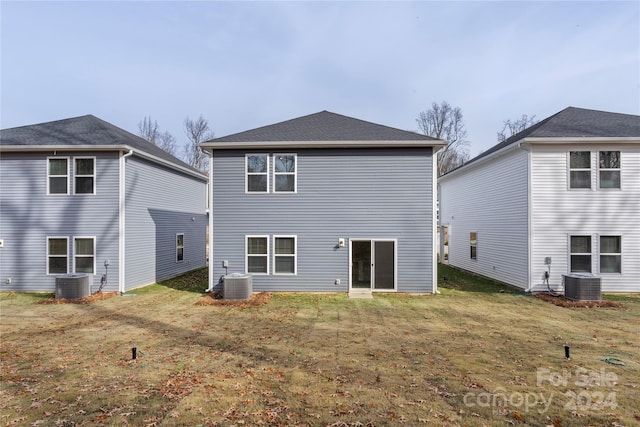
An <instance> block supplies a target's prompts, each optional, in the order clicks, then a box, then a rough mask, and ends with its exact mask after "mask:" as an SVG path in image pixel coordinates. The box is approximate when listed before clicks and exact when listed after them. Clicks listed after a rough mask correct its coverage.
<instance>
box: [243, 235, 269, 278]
mask: <svg viewBox="0 0 640 427" xmlns="http://www.w3.org/2000/svg"><path fill="white" fill-rule="evenodd" d="M250 238H262V239H266V240H267V253H266V254H252V255H249V239H250ZM269 240H270V239H269V235H268V234H264V235H263V234H247V235H245V236H244V271H245V273H247V274H252V275H256V276H268V275H269V274H271V270H270V268H269V264H271V263H270V262H269V258H270V254H271V247H270V246H271V244H270V242H269ZM250 256H254V257H266V258H267V272H266V273H252V272H249V257H250Z"/></svg>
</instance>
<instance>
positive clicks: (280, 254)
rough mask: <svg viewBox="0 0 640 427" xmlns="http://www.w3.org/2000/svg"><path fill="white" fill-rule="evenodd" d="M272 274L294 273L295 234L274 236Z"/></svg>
mask: <svg viewBox="0 0 640 427" xmlns="http://www.w3.org/2000/svg"><path fill="white" fill-rule="evenodd" d="M273 256H274V262H273V265H274V270H275V271H274V274H296V266H297V265H296V264H297V262H296V236H274V255H273Z"/></svg>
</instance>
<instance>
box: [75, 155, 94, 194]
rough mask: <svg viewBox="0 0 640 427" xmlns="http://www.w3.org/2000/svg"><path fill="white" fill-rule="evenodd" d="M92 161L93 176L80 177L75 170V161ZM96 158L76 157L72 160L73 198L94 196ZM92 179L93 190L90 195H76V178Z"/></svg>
mask: <svg viewBox="0 0 640 427" xmlns="http://www.w3.org/2000/svg"><path fill="white" fill-rule="evenodd" d="M82 159H92V160H93V175H80V174H78V172H77V170H76V160H82ZM96 164H97V162H96V157H95V156H78V157H74V158H73V195H74V196H94V195H95V194H96ZM89 177H91V178H93V188H92V190H91V193H78V188H77V187H78V186H77V185H76V178H89Z"/></svg>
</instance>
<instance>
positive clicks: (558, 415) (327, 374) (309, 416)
mask: <svg viewBox="0 0 640 427" xmlns="http://www.w3.org/2000/svg"><path fill="white" fill-rule="evenodd" d="M441 268H442V269H441V272H440V277H441V283H440V286H441V290H442V294H441V295H433V296H412V295H396V294H376V295H375V298H374V299H373V300H364V299H354V300H349V299H348V298H347V296H346V295H344V294H327V295H321V294H295V293H294V294H286V293H283V294H273V295H271V299H269V300H268V301H267V302H266V304H262V305H244V306H243V305H216V304H214V305H198V304H197V303H198V302H199V301H201V300H202V299H203V295H202V291H203V290H204V288H206V270H205V271H198V272H194V273H190V274H188V275H184V276H181V277H179V278H176V279H173V280H170V281H166V282H163V283H161V284H158V285H154V286H149V287H146V288H142V289H139V290H136V291H134V292H133V293H135V294H136V295H135V296H131V297H121V296H117V297H114V298H110V299H106V300H100V301H95V302H93V303H91V304H60V305H42V304H37V302H38V301H40V300H42V297H40V296H37V295H32V294H18V293H11V295H7V294H0V314H1V317H0V326H1V328H2V329H1V330H2V339H1V341H0V368H1V370H0V372H1V373H0V375H1V376H0V381H1V387H0V425H27V426H29V425H34V426H37V425H66V426H93V425H108V426H115V425H123V424H128V425H136V426H161V425H163V426H169V425H193V426H196V425H203V426H216V425H219V426H230V425H252V426H253V425H255V426H257V425H265V426H276V425H286V426H290V425H291V426H294V425H300V426H303V425H305V426H357V425H367V424H369V425H375V426H383V425H397V424H405V425H446V426H458V425H459V426H483V425H523V426H525V425H531V426H547V425H554V426H587V425H591V426H601V425H607V426H613V425H625V426H632V425H638V424H639V423H640V410H639V409H637V402H638V401H640V360H639V359H638V357H639V356H638V355H639V354H640V336H639V334H640V331H639V330H638V325H639V324H640V298H638V297H634V296H629V297H627V298H626V299H625V300H624V301H623V305H624V306H623V307H622V308H589V309H567V308H562V307H556V306H554V305H552V304H548V303H546V302H544V301H541V300H539V299H537V298H534V297H530V296H524V295H522V294H521V293H519V292H517V291H515V290H514V289H511V288H509V287H507V286H504V285H501V284H497V283H495V282H491V281H489V280H486V279H482V278H478V277H474V276H471V275H468V274H466V273H463V272H460V271H457V270H454V269H451V268H448V267H445V266H441ZM443 276H446V277H447V280H446V282H445V281H444V278H443ZM501 290H502V291H503V292H501ZM209 298H210V297H209ZM565 344H566V345H569V346H570V348H571V359H570V360H565V358H564V345H565ZM133 347H136V349H137V359H136V360H132V348H133ZM618 361H620V362H622V363H624V366H622V365H619V364H612V363H613V362H615V363H617V362H618Z"/></svg>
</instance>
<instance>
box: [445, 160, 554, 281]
mask: <svg viewBox="0 0 640 427" xmlns="http://www.w3.org/2000/svg"><path fill="white" fill-rule="evenodd" d="M469 166H471V165H469ZM527 173H528V157H527V152H526V151H525V150H523V149H518V148H515V149H513V150H512V151H511V152H508V153H506V154H504V155H502V156H499V157H497V158H495V159H494V160H493V161H490V162H486V163H481V164H478V165H475V167H469V168H468V169H466V170H464V169H463V170H460V171H459V173H453V174H451V175H449V176H444V177H441V178H440V181H439V185H440V223H441V224H442V225H446V226H448V227H449V229H448V230H449V236H448V243H449V254H448V256H449V264H450V265H452V266H455V267H458V268H462V269H464V270H468V271H472V272H474V273H477V274H481V275H483V276H486V277H490V278H492V279H495V280H499V281H502V282H505V283H509V284H511V285H513V286H518V287H521V288H526V287H527V286H528V276H527V272H528V260H529V249H528V210H527V208H528V204H527V203H528V188H527V183H528V181H527ZM563 182H564V181H563ZM472 232H473V233H476V237H479V238H480V239H481V248H480V251H479V252H477V259H472V256H471V253H470V251H471V250H470V247H471V233H472ZM477 244H478V242H477V240H476V245H477ZM476 249H477V246H476Z"/></svg>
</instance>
